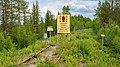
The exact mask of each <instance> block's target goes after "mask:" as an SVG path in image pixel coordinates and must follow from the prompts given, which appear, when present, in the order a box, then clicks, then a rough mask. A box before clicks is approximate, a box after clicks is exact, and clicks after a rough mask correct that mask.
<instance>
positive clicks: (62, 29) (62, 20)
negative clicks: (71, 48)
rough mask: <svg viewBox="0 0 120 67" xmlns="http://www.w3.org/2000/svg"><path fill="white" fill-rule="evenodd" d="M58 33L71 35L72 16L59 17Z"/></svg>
mask: <svg viewBox="0 0 120 67" xmlns="http://www.w3.org/2000/svg"><path fill="white" fill-rule="evenodd" d="M57 33H70V15H58V16H57Z"/></svg>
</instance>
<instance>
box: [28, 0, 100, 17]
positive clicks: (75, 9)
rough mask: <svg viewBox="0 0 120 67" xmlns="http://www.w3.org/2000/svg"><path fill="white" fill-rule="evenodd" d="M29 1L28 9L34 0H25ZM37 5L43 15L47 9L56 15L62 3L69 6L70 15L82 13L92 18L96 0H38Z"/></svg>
mask: <svg viewBox="0 0 120 67" xmlns="http://www.w3.org/2000/svg"><path fill="white" fill-rule="evenodd" d="M27 1H28V2H30V5H29V6H30V9H31V8H32V3H33V2H35V1H36V0H27ZM38 1H39V7H40V10H41V13H42V16H43V17H45V13H46V11H47V10H50V11H51V12H52V14H54V15H56V14H57V13H58V11H61V10H62V7H63V6H64V5H68V6H70V9H71V14H72V15H78V14H80V15H83V16H86V17H90V18H93V17H94V16H93V15H94V14H95V10H94V9H96V8H97V6H98V0H38Z"/></svg>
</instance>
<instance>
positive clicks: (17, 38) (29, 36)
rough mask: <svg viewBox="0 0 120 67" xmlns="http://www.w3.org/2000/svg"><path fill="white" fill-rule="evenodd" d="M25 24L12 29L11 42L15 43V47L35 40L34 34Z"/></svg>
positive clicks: (23, 45) (24, 45) (26, 44)
mask: <svg viewBox="0 0 120 67" xmlns="http://www.w3.org/2000/svg"><path fill="white" fill-rule="evenodd" d="M30 29H31V28H26V27H25V26H18V27H16V28H15V30H14V34H13V42H14V43H15V44H16V48H17V49H19V48H24V47H27V46H28V45H30V44H32V43H34V42H35V41H36V36H35V34H33V33H32V31H31V30H30Z"/></svg>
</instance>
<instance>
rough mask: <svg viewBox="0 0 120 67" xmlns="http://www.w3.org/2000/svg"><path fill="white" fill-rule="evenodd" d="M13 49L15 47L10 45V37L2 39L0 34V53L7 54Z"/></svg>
mask: <svg viewBox="0 0 120 67" xmlns="http://www.w3.org/2000/svg"><path fill="white" fill-rule="evenodd" d="M14 49H15V45H14V44H13V43H12V40H11V38H10V37H7V38H4V36H3V33H2V32H0V51H1V52H7V51H10V50H14Z"/></svg>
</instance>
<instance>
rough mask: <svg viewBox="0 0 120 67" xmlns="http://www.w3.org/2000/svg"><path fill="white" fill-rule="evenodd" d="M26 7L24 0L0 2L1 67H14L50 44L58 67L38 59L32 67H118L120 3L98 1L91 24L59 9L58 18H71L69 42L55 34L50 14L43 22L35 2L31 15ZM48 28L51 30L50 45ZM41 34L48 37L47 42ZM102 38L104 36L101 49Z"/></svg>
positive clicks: (67, 11) (87, 19)
mask: <svg viewBox="0 0 120 67" xmlns="http://www.w3.org/2000/svg"><path fill="white" fill-rule="evenodd" d="M28 4H29V3H28V2H27V1H26V0H0V67H16V65H17V64H19V63H21V62H22V61H23V60H24V59H25V58H26V57H28V56H33V55H34V54H36V53H37V52H38V51H39V50H41V49H42V48H45V47H46V46H48V45H49V44H52V45H55V46H56V50H55V51H54V56H55V57H56V56H57V57H58V56H60V60H59V61H60V63H55V62H54V61H51V60H49V59H48V58H45V61H41V60H40V59H39V56H37V59H36V61H34V62H32V63H30V64H34V65H35V67H120V0H115V1H114V0H105V2H104V3H101V2H100V1H99V3H98V7H97V9H96V10H95V11H96V14H95V18H94V19H93V20H91V19H90V18H87V17H84V16H82V15H74V16H73V15H72V13H70V11H71V8H70V7H69V6H68V5H65V6H64V7H62V8H61V9H62V12H59V11H58V14H57V15H60V14H67V15H70V31H71V33H70V38H67V37H66V36H67V34H57V18H56V17H55V15H53V14H52V12H51V11H50V10H47V12H46V15H45V19H44V18H43V17H41V15H40V10H41V9H39V3H38V1H37V0H36V2H35V3H33V6H32V11H30V9H29V8H28V7H29V6H28ZM48 26H53V29H54V31H53V32H52V37H51V39H52V41H51V42H49V40H50V36H49V34H50V33H49V32H47V27H48ZM44 33H47V34H48V38H47V41H48V42H45V41H46V40H45V39H44ZM101 34H104V35H105V37H104V44H103V46H102V45H101V39H102V37H101ZM57 38H58V39H59V43H58V45H56V44H57V43H56V41H57ZM102 48H103V49H102ZM61 51H62V52H61ZM20 67H27V65H22V66H20Z"/></svg>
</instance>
